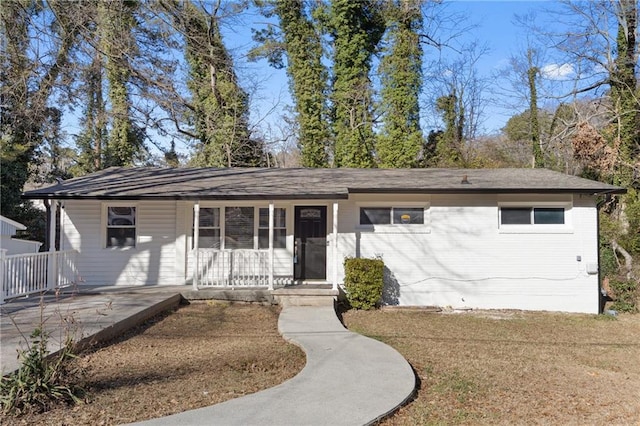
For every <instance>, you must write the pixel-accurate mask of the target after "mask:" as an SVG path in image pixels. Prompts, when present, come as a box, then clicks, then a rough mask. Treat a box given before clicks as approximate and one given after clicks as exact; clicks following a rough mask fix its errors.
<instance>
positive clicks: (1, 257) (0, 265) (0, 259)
mask: <svg viewBox="0 0 640 426" xmlns="http://www.w3.org/2000/svg"><path fill="white" fill-rule="evenodd" d="M6 254H7V249H0V305H2V304H3V303H4V294H5V282H4V271H5V267H6V266H5V264H6V262H7V260H6V259H5V257H6Z"/></svg>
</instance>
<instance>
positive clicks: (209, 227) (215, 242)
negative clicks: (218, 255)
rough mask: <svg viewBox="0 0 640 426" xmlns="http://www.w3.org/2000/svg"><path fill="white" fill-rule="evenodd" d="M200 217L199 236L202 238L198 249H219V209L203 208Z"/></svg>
mask: <svg viewBox="0 0 640 426" xmlns="http://www.w3.org/2000/svg"><path fill="white" fill-rule="evenodd" d="M199 215H200V219H199V222H200V229H199V230H198V234H199V236H200V238H199V239H198V247H200V248H213V249H219V248H220V209H219V208H217V207H215V208H213V207H201V208H200V214H199ZM194 222H195V221H194ZM192 235H193V234H192Z"/></svg>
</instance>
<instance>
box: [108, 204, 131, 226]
mask: <svg viewBox="0 0 640 426" xmlns="http://www.w3.org/2000/svg"><path fill="white" fill-rule="evenodd" d="M107 220H108V222H107V225H108V226H135V225H136V208H135V207H108V208H107Z"/></svg>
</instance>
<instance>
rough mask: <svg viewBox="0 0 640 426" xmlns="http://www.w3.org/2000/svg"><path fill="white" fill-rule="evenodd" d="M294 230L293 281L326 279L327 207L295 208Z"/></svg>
mask: <svg viewBox="0 0 640 426" xmlns="http://www.w3.org/2000/svg"><path fill="white" fill-rule="evenodd" d="M294 228H295V229H294V238H295V244H294V259H293V261H294V268H293V269H294V279H296V280H324V279H326V277H327V275H326V270H327V207H326V206H296V208H295V226H294Z"/></svg>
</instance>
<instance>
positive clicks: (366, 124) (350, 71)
mask: <svg viewBox="0 0 640 426" xmlns="http://www.w3.org/2000/svg"><path fill="white" fill-rule="evenodd" d="M380 5H381V3H380V2H377V1H375V0H362V1H357V2H354V1H351V0H335V1H333V2H332V3H331V8H330V11H329V18H328V20H327V21H328V27H329V30H330V33H331V35H332V39H333V48H334V51H333V86H332V93H331V101H332V107H333V132H334V135H335V142H334V159H333V162H334V166H336V167H373V166H375V161H374V156H373V152H374V148H375V143H374V139H375V135H374V132H373V121H374V120H373V112H372V108H373V105H372V94H373V88H372V84H371V80H370V78H369V72H370V70H371V58H372V55H373V54H374V52H375V51H376V48H377V46H378V43H379V41H380V39H381V38H382V35H383V33H384V30H385V22H384V18H383V15H382V14H381V13H380V12H381V10H380Z"/></svg>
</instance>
